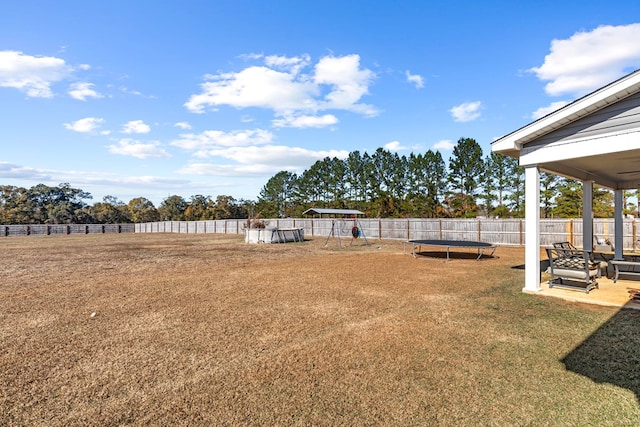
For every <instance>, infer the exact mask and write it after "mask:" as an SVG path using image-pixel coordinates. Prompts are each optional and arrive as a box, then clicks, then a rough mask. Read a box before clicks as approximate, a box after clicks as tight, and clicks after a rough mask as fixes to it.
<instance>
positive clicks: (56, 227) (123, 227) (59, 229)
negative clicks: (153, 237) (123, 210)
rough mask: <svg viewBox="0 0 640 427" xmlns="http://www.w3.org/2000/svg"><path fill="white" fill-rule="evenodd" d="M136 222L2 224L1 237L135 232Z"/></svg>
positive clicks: (0, 226)
mask: <svg viewBox="0 0 640 427" xmlns="http://www.w3.org/2000/svg"><path fill="white" fill-rule="evenodd" d="M133 232H135V224H29V225H16V224H14V225H0V237H9V236H51V235H65V234H106V233H133Z"/></svg>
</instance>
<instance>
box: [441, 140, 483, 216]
mask: <svg viewBox="0 0 640 427" xmlns="http://www.w3.org/2000/svg"><path fill="white" fill-rule="evenodd" d="M484 172H485V165H484V161H483V160H482V148H481V147H480V145H479V144H478V143H477V142H476V140H475V139H472V138H460V139H459V140H458V142H457V144H456V146H455V147H454V148H453V154H452V156H451V158H450V159H449V176H448V178H449V185H450V190H451V193H450V196H455V195H459V196H456V197H455V198H454V197H450V200H454V199H455V200H458V199H459V201H460V203H459V204H458V203H456V204H453V205H452V204H450V206H451V207H452V208H453V209H454V210H461V211H462V212H454V215H455V216H462V217H467V218H468V217H475V216H476V209H477V208H476V205H475V197H476V193H477V191H478V189H479V187H480V182H481V181H482V176H483V174H484ZM458 205H459V206H458Z"/></svg>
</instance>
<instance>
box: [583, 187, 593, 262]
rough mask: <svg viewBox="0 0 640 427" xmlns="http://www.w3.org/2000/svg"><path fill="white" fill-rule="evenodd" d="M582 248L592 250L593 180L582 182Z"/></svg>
mask: <svg viewBox="0 0 640 427" xmlns="http://www.w3.org/2000/svg"><path fill="white" fill-rule="evenodd" d="M582 249H584V250H585V251H592V250H593V181H584V182H583V183H582Z"/></svg>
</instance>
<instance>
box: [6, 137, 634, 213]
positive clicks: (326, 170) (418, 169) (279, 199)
mask: <svg viewBox="0 0 640 427" xmlns="http://www.w3.org/2000/svg"><path fill="white" fill-rule="evenodd" d="M448 160H449V161H448V164H447V163H446V162H445V161H444V159H443V157H442V155H441V154H440V152H439V151H432V150H428V151H427V152H426V153H419V154H414V153H411V154H410V155H409V156H404V155H403V156H400V155H399V154H398V153H392V152H390V151H389V150H386V149H383V148H378V149H377V150H376V151H375V152H374V153H372V154H369V153H367V152H364V153H362V154H361V153H360V152H359V151H353V152H351V153H349V155H348V156H347V158H345V159H338V158H337V157H333V158H331V157H326V158H325V159H323V160H319V161H317V162H316V163H314V164H313V165H312V166H311V167H310V168H309V169H307V170H305V171H304V172H303V173H301V174H300V175H297V174H295V173H292V172H289V171H281V172H278V173H276V174H275V175H274V176H273V177H271V178H270V179H269V180H268V181H267V183H266V184H265V185H264V186H263V187H262V189H261V190H260V194H259V196H258V199H257V200H256V201H252V200H243V199H240V200H236V199H235V198H233V197H232V196H228V195H219V196H217V197H215V198H213V197H211V196H203V195H194V196H191V197H190V198H189V199H185V198H183V197H182V196H178V195H172V196H168V197H167V198H165V199H164V200H163V201H162V202H161V203H160V205H159V206H158V207H156V206H154V204H153V203H152V202H151V201H150V200H148V199H146V198H144V197H137V198H134V199H132V200H130V201H129V202H128V203H124V202H122V201H120V200H118V199H117V198H116V197H113V196H106V197H104V198H103V200H102V202H97V203H94V204H93V205H90V204H88V203H87V200H91V199H92V196H91V194H90V193H87V192H85V191H83V190H81V189H77V188H72V187H71V186H70V185H69V184H68V183H63V184H60V185H58V186H56V187H50V186H47V185H44V184H38V185H36V186H34V187H31V188H28V189H26V188H22V187H16V186H11V185H5V186H0V224H70V223H79V224H89V223H94V224H107V223H137V222H153V221H169V220H171V221H196V220H210V219H232V218H258V217H262V218H278V217H301V216H302V212H304V211H305V210H306V209H309V208H311V207H316V208H340V209H358V210H361V211H363V212H364V213H365V215H366V216H367V217H377V218H393V217H397V218H409V217H414V218H474V217H478V216H488V217H502V218H507V217H512V218H521V217H523V216H524V169H523V168H522V167H520V166H519V165H518V163H517V160H515V159H513V158H511V157H506V156H503V155H502V154H498V153H493V152H492V153H490V154H489V155H487V156H484V155H483V152H482V148H481V147H480V145H479V144H478V143H477V142H476V141H475V140H474V139H472V138H460V139H459V140H458V141H457V143H456V145H455V146H454V148H453V151H452V155H451V157H450V158H449V159H448ZM636 196H637V192H635V191H634V192H625V193H624V209H623V211H624V213H625V214H634V215H635V214H636V213H637V209H636V206H635V205H634V204H633V203H631V201H630V200H631V199H632V198H633V197H636ZM540 202H541V209H540V210H541V216H542V217H544V218H550V217H557V218H576V217H580V216H581V215H582V185H581V183H580V182H578V181H574V180H571V179H566V178H563V177H559V176H557V175H552V174H547V173H541V178H540ZM593 213H594V216H595V217H597V218H609V217H612V216H613V194H612V192H611V191H609V190H606V189H603V188H599V187H594V190H593Z"/></svg>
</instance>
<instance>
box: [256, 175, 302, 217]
mask: <svg viewBox="0 0 640 427" xmlns="http://www.w3.org/2000/svg"><path fill="white" fill-rule="evenodd" d="M297 180H298V178H297V175H296V174H294V173H291V172H287V171H281V172H278V173H277V174H275V175H274V176H273V177H271V178H270V179H269V181H267V183H266V184H265V186H264V187H262V189H261V190H260V196H259V197H258V203H257V208H258V212H259V213H260V214H261V216H262V217H279V218H284V217H286V216H289V214H290V212H291V210H292V208H293V206H292V201H293V197H294V195H295V194H296V187H297Z"/></svg>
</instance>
